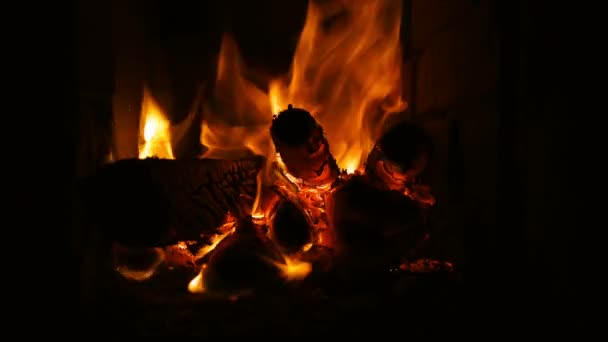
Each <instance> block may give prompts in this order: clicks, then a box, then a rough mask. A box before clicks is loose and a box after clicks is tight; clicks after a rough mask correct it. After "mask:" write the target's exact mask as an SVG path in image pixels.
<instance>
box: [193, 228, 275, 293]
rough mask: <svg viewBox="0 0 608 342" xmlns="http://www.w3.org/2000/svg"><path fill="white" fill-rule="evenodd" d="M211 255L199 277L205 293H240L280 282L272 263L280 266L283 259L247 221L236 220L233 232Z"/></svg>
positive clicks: (273, 246)
mask: <svg viewBox="0 0 608 342" xmlns="http://www.w3.org/2000/svg"><path fill="white" fill-rule="evenodd" d="M211 253H212V254H211V255H210V257H209V262H208V263H207V265H206V267H205V269H204V275H203V279H204V284H205V288H206V289H208V290H209V291H212V292H228V293H240V292H243V291H248V290H260V289H269V288H274V287H275V286H280V285H281V284H282V283H283V280H282V278H281V273H280V269H279V268H278V267H277V266H276V265H275V264H274V263H283V262H284V260H283V256H282V255H281V253H280V252H279V251H278V249H277V248H276V247H275V245H274V244H273V243H272V241H270V240H269V239H268V238H267V237H266V236H264V235H263V234H261V232H260V230H259V229H258V228H257V227H255V226H254V225H253V223H251V221H248V220H241V221H239V222H238V223H237V229H236V232H235V233H233V234H231V235H229V236H228V237H226V238H225V239H224V240H222V242H220V243H219V244H218V245H217V247H216V248H215V249H214V250H213V252H211Z"/></svg>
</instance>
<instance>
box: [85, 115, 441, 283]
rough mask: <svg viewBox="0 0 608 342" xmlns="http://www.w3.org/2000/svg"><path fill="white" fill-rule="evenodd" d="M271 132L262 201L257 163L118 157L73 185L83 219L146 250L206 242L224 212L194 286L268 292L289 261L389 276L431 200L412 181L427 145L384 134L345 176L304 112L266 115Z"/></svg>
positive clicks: (421, 236)
mask: <svg viewBox="0 0 608 342" xmlns="http://www.w3.org/2000/svg"><path fill="white" fill-rule="evenodd" d="M270 135H271V137H272V140H273V142H274V145H275V147H276V152H277V157H278V158H277V162H276V163H274V164H272V166H271V167H272V170H274V172H273V173H272V174H274V175H275V176H276V177H275V178H274V179H273V181H272V183H271V184H270V185H269V186H268V187H265V188H263V189H262V190H261V194H260V193H258V191H259V189H258V188H257V185H258V184H257V176H258V175H259V174H260V172H261V171H262V169H263V167H264V166H265V165H266V163H265V161H266V159H265V158H263V157H260V156H255V157H248V158H243V159H239V160H216V159H202V160H160V159H145V160H124V161H118V162H116V163H113V164H110V165H108V166H106V167H104V168H102V169H100V170H99V172H98V173H97V174H96V175H95V176H93V177H92V178H90V179H87V180H86V181H85V182H84V183H83V187H82V194H83V198H84V199H85V202H86V203H87V208H88V214H89V217H90V218H91V221H92V222H94V223H95V224H96V225H98V226H99V227H101V229H102V231H103V232H104V233H105V236H106V237H107V239H108V240H109V241H113V242H117V243H120V244H121V245H124V246H128V247H138V248H144V247H145V248H153V247H157V246H169V245H172V244H175V243H177V242H179V241H186V240H194V241H201V240H204V239H205V238H209V237H210V236H213V234H216V233H218V229H219V227H221V226H222V225H223V224H224V223H225V222H226V217H227V215H228V214H230V215H232V217H234V218H236V222H237V223H236V231H235V232H234V233H231V234H230V235H226V236H227V237H226V238H225V239H223V240H221V242H219V244H217V247H215V245H214V246H213V247H210V248H209V249H210V250H212V252H211V253H210V254H209V255H208V256H207V257H206V259H205V266H204V267H205V268H204V274H205V276H204V278H205V287H206V288H208V289H213V290H215V291H220V292H221V291H229V292H230V291H231V292H239V291H244V290H248V289H256V288H268V287H273V286H274V285H276V284H278V283H281V280H284V279H282V278H281V274H280V271H279V268H277V267H276V264H277V263H286V262H287V260H288V259H287V258H290V257H294V256H297V257H298V258H301V259H306V260H307V261H309V262H311V263H312V264H313V265H315V266H314V267H315V268H314V269H322V270H324V271H328V270H329V271H331V270H336V269H339V271H340V272H341V273H345V274H351V275H352V274H362V273H366V272H375V271H377V270H381V271H382V272H385V271H387V270H389V269H399V265H400V263H401V262H402V261H403V259H404V257H405V256H411V255H409V254H408V253H410V254H411V253H412V251H414V250H415V248H416V247H418V246H419V245H420V243H421V241H425V239H426V238H427V237H428V234H427V233H428V232H427V227H426V225H425V215H426V209H427V208H429V207H431V206H433V205H434V204H435V199H434V198H433V196H432V195H431V194H430V191H429V188H428V187H426V186H425V185H423V184H421V183H420V181H419V176H420V174H421V173H422V172H423V170H424V169H425V167H426V164H427V162H428V159H429V157H430V155H431V152H432V144H431V141H430V139H429V138H428V137H427V136H426V134H425V133H424V131H422V130H420V129H419V128H418V127H416V126H414V125H412V124H409V123H399V124H397V125H395V126H394V127H393V128H391V129H390V130H389V131H387V132H386V133H385V134H384V135H383V136H382V137H381V138H380V139H379V140H378V142H377V144H376V145H375V147H374V148H373V150H372V151H371V152H370V154H369V156H368V158H367V163H366V165H365V171H364V172H363V173H359V174H356V175H347V174H346V172H345V171H341V170H340V168H339V165H338V164H337V162H336V159H335V158H334V157H333V156H332V154H331V150H330V146H329V143H328V141H327V139H326V138H325V136H324V133H323V128H322V127H321V125H320V124H319V123H318V122H317V121H316V120H315V119H314V117H313V116H312V115H311V114H310V113H309V112H307V111H306V110H304V109H301V108H294V107H292V106H291V105H290V106H289V107H288V108H287V109H286V110H285V111H282V112H280V113H279V114H278V115H276V116H275V117H274V119H273V122H272V125H271V128H270ZM256 195H259V196H257V197H258V199H259V202H258V208H257V210H258V211H259V212H261V213H263V215H261V221H259V222H258V221H256V213H254V212H252V207H253V202H254V199H255V198H256ZM208 245H210V246H211V245H212V243H211V242H209V243H208ZM213 248H215V249H213ZM198 266H200V265H195V266H193V267H198ZM319 266H322V267H319ZM408 270H410V271H411V270H412V268H411V267H410V268H409V269H408ZM201 274H202V273H201Z"/></svg>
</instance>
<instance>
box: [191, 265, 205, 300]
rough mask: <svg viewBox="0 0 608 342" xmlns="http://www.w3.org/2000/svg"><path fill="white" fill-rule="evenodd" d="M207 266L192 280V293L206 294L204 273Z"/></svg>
mask: <svg viewBox="0 0 608 342" xmlns="http://www.w3.org/2000/svg"><path fill="white" fill-rule="evenodd" d="M205 267H206V265H203V267H201V271H200V272H198V274H197V275H196V277H194V278H192V280H190V282H189V283H188V291H190V293H203V292H205V282H204V281H203V272H204V270H205Z"/></svg>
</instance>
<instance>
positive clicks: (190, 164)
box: [81, 156, 264, 247]
mask: <svg viewBox="0 0 608 342" xmlns="http://www.w3.org/2000/svg"><path fill="white" fill-rule="evenodd" d="M263 164H264V158H263V157H257V156H256V157H252V158H245V159H240V160H234V161H228V160H215V159H200V160H166V159H154V158H150V159H144V160H138V159H130V160H121V161H117V162H115V163H113V164H108V165H106V166H104V167H102V168H101V169H100V170H99V172H97V173H96V174H95V175H94V176H92V177H90V178H88V179H86V180H84V181H83V183H82V184H81V190H82V191H81V193H82V199H83V202H84V204H85V208H86V211H87V216H88V217H89V219H90V221H91V222H92V223H93V224H95V225H96V226H98V227H99V228H100V229H101V231H102V232H103V233H104V235H105V237H106V238H107V239H108V240H110V241H114V242H119V243H121V244H123V245H126V246H131V247H137V246H139V247H150V246H164V245H172V244H174V243H176V242H178V241H183V240H196V239H198V238H200V235H201V234H211V233H213V232H214V231H215V230H216V229H217V228H218V227H219V226H220V225H221V224H222V223H223V222H224V220H225V217H226V215H227V213H228V212H230V213H231V214H233V215H235V216H239V214H242V213H243V210H244V207H246V206H251V204H252V203H249V202H252V199H253V198H255V194H256V177H257V174H258V173H259V171H260V170H261V168H262V167H263ZM245 198H246V200H245Z"/></svg>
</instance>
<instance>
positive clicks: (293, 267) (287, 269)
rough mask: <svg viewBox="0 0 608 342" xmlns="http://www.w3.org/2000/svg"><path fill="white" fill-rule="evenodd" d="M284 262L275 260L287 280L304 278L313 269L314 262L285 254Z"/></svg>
mask: <svg viewBox="0 0 608 342" xmlns="http://www.w3.org/2000/svg"><path fill="white" fill-rule="evenodd" d="M283 259H284V261H285V262H284V263H279V262H273V264H274V265H275V266H277V267H278V268H279V270H280V271H281V275H282V276H283V278H285V279H286V280H302V279H304V278H306V277H307V276H308V275H309V274H310V272H311V271H312V264H311V263H309V262H306V261H301V260H298V259H296V258H292V257H289V256H283Z"/></svg>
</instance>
